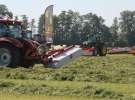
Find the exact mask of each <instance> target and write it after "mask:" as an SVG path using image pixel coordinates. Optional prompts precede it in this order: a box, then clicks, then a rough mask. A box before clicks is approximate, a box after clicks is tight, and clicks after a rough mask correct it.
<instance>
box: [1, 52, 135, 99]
mask: <svg viewBox="0 0 135 100" xmlns="http://www.w3.org/2000/svg"><path fill="white" fill-rule="evenodd" d="M0 100H135V56H133V55H126V54H125V55H124V54H122V55H107V56H106V57H81V58H78V59H77V60H76V61H74V62H72V63H70V64H68V65H65V66H63V67H62V68H59V69H52V68H44V66H43V65H35V66H34V67H33V68H29V69H25V68H16V69H11V68H0Z"/></svg>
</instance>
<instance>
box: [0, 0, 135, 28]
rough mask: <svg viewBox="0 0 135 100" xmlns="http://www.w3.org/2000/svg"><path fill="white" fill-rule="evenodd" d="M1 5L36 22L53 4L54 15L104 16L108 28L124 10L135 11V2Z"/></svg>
mask: <svg viewBox="0 0 135 100" xmlns="http://www.w3.org/2000/svg"><path fill="white" fill-rule="evenodd" d="M0 4H5V5H6V6H7V7H8V8H9V10H10V11H12V12H13V13H14V15H18V16H20V15H22V14H26V15H27V16H28V17H29V19H32V18H35V19H36V21H38V18H39V16H40V15H41V14H42V13H43V12H44V10H45V8H46V7H47V6H49V5H52V4H53V5H54V14H59V13H60V12H61V11H63V10H66V11H67V10H69V9H71V10H73V11H77V12H80V13H81V14H86V13H89V12H92V13H95V14H97V15H99V16H102V17H103V18H104V19H105V24H106V25H108V26H111V24H112V22H113V19H114V17H119V16H120V12H122V11H123V10H135V0H0Z"/></svg>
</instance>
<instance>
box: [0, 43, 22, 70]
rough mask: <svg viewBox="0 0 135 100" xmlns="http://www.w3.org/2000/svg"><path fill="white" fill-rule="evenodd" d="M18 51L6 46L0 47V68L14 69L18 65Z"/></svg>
mask: <svg viewBox="0 0 135 100" xmlns="http://www.w3.org/2000/svg"><path fill="white" fill-rule="evenodd" d="M20 58H21V56H20V52H19V49H18V48H16V47H14V46H12V45H7V44H2V45H1V46H0V67H16V66H18V65H19V63H20Z"/></svg>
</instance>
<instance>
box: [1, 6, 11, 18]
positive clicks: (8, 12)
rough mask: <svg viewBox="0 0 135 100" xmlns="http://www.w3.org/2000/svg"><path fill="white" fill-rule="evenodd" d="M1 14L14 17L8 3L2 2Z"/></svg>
mask: <svg viewBox="0 0 135 100" xmlns="http://www.w3.org/2000/svg"><path fill="white" fill-rule="evenodd" d="M0 15H1V16H8V17H9V18H13V13H12V12H10V11H9V10H8V8H7V6H6V5H3V4H0Z"/></svg>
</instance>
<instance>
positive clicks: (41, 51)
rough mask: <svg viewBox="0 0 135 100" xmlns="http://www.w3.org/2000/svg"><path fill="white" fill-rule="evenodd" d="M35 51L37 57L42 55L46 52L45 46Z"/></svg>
mask: <svg viewBox="0 0 135 100" xmlns="http://www.w3.org/2000/svg"><path fill="white" fill-rule="evenodd" d="M37 51H38V54H39V55H42V54H44V53H45V52H46V46H45V45H40V46H39V47H38V48H37Z"/></svg>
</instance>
